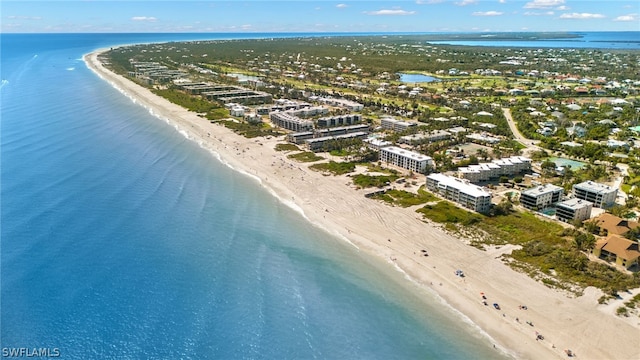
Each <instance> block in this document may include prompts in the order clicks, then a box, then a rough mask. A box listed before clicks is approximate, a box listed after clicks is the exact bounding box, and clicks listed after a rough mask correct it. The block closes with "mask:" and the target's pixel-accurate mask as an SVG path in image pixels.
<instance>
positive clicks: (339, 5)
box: [336, 4, 349, 9]
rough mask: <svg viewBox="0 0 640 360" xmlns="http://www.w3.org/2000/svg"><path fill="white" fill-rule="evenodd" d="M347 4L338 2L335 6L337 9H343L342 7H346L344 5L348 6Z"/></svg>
mask: <svg viewBox="0 0 640 360" xmlns="http://www.w3.org/2000/svg"><path fill="white" fill-rule="evenodd" d="M348 6H349V5H347V4H338V5H336V7H337V8H338V9H344V8H346V7H348Z"/></svg>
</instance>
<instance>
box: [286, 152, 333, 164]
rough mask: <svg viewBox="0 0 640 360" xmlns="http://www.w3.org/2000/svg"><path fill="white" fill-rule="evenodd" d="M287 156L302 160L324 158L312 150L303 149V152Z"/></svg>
mask: <svg viewBox="0 0 640 360" xmlns="http://www.w3.org/2000/svg"><path fill="white" fill-rule="evenodd" d="M287 157H288V158H289V159H294V160H297V161H300V162H313V161H319V160H324V158H323V157H321V156H318V155H316V154H315V153H313V152H311V151H303V152H299V153H295V154H291V155H287Z"/></svg>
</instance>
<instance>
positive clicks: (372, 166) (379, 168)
mask: <svg viewBox="0 0 640 360" xmlns="http://www.w3.org/2000/svg"><path fill="white" fill-rule="evenodd" d="M367 170H369V172H378V173H382V174H389V175H398V171H397V170H395V169H388V168H383V167H382V166H380V165H375V164H367Z"/></svg>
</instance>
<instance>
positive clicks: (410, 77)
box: [398, 73, 442, 83]
mask: <svg viewBox="0 0 640 360" xmlns="http://www.w3.org/2000/svg"><path fill="white" fill-rule="evenodd" d="M398 75H400V81H402V82H403V83H428V82H434V81H442V80H440V79H438V78H436V77H433V76H429V75H423V74H405V73H398Z"/></svg>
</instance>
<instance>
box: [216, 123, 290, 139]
mask: <svg viewBox="0 0 640 360" xmlns="http://www.w3.org/2000/svg"><path fill="white" fill-rule="evenodd" d="M217 123H218V124H222V125H224V126H225V127H227V128H229V129H231V130H233V131H234V132H236V133H238V134H240V135H242V136H244V137H247V138H254V137H259V136H277V135H280V133H279V132H277V131H274V130H273V129H272V128H271V127H269V125H267V124H256V125H253V124H248V123H245V122H239V121H231V120H220V121H217Z"/></svg>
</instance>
